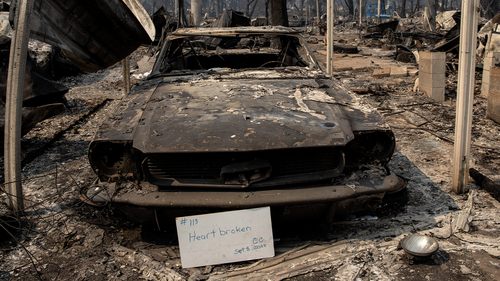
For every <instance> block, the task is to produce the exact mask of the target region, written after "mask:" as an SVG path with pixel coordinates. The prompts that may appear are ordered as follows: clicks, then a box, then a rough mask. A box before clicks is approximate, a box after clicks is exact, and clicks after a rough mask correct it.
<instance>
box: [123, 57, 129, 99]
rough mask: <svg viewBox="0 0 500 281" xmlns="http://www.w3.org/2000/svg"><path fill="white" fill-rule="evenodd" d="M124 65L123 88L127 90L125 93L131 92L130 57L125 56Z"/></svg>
mask: <svg viewBox="0 0 500 281" xmlns="http://www.w3.org/2000/svg"><path fill="white" fill-rule="evenodd" d="M122 67H123V89H124V90H125V94H128V93H129V92H130V63H129V59H128V57H125V58H124V59H123V60H122Z"/></svg>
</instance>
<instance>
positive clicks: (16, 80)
mask: <svg viewBox="0 0 500 281" xmlns="http://www.w3.org/2000/svg"><path fill="white" fill-rule="evenodd" d="M33 3H34V0H18V1H17V5H16V6H17V7H16V14H15V17H14V29H13V30H12V41H11V45H10V56H9V69H8V74H7V91H6V107H5V132H4V133H5V137H4V139H5V144H4V155H5V159H4V165H5V167H4V169H5V186H6V188H7V192H8V193H9V199H10V200H9V202H8V203H9V205H10V207H11V208H12V209H13V210H14V211H15V212H18V213H22V212H23V209H24V201H23V186H22V178H21V118H22V104H23V93H24V77H25V72H26V58H27V55H28V40H29V32H30V26H31V11H32V9H33Z"/></svg>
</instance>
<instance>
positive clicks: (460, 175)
mask: <svg viewBox="0 0 500 281" xmlns="http://www.w3.org/2000/svg"><path fill="white" fill-rule="evenodd" d="M478 7H479V3H478V0H462V19H461V25H460V56H459V62H458V85H457V90H458V92H457V113H456V121H455V146H454V153H453V172H452V188H453V191H454V192H455V193H458V194H459V193H464V192H467V189H468V185H469V159H470V142H471V127H472V104H473V102H474V75H475V70H476V67H475V66H476V52H475V50H476V36H477V21H478V11H479V9H478Z"/></svg>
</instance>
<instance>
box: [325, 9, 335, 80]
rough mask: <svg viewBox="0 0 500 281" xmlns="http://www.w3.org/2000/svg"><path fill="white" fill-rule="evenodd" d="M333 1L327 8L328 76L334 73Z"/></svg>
mask: <svg viewBox="0 0 500 281" xmlns="http://www.w3.org/2000/svg"><path fill="white" fill-rule="evenodd" d="M333 1H334V0H328V1H327V6H328V9H327V11H326V17H327V24H326V32H327V33H326V44H327V52H326V68H327V70H326V72H327V73H328V74H330V75H331V74H332V73H333V59H332V58H333V22H334V16H335V14H334V11H333Z"/></svg>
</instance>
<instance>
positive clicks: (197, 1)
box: [191, 0, 201, 26]
mask: <svg viewBox="0 0 500 281" xmlns="http://www.w3.org/2000/svg"><path fill="white" fill-rule="evenodd" d="M191 13H192V14H193V25H194V26H199V25H200V24H201V0H191Z"/></svg>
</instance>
